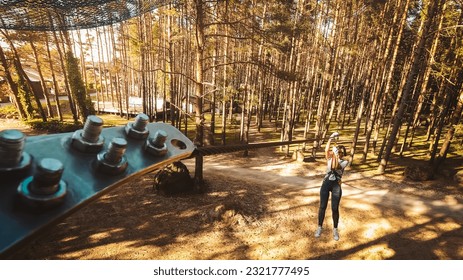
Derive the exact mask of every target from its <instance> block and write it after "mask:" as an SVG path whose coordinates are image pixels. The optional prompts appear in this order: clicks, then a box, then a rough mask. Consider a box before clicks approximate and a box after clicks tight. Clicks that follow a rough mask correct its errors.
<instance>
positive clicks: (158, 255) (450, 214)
mask: <svg viewBox="0 0 463 280" xmlns="http://www.w3.org/2000/svg"><path fill="white" fill-rule="evenodd" d="M15 125H16V126H17V127H15V128H19V129H22V130H23V131H25V133H26V134H34V133H35V132H34V131H30V130H28V128H27V127H21V126H20V125H18V124H15ZM2 126H3V127H2ZM7 127H9V128H11V127H14V124H13V123H9V124H8V123H7V122H3V120H2V125H0V130H2V129H4V128H7ZM183 162H184V163H185V164H186V165H187V166H188V168H189V169H190V172H193V171H194V160H193V159H190V160H184V161H183ZM409 163H410V161H409V159H407V158H402V159H394V160H391V163H390V165H389V169H390V170H393V171H390V172H387V173H385V174H377V173H376V172H375V167H374V166H375V164H373V163H372V164H371V166H372V167H371V168H362V169H358V168H352V169H350V170H346V174H345V176H344V178H343V186H342V188H343V194H342V200H341V207H340V215H341V217H340V223H339V232H340V240H339V241H335V240H333V236H332V230H331V228H332V220H331V211H330V209H329V208H328V209H327V212H326V218H325V223H324V228H325V229H324V232H323V233H322V236H321V237H320V238H315V237H314V232H315V229H316V227H317V213H318V204H319V188H320V184H321V181H322V178H323V176H324V171H325V164H324V160H323V158H322V153H320V156H317V157H316V160H315V161H312V162H304V161H297V160H293V159H292V158H290V157H286V156H284V154H283V153H281V152H280V151H279V150H278V149H273V148H265V149H258V150H254V151H250V154H249V155H248V156H247V157H243V156H242V153H231V154H222V155H216V156H207V157H205V158H204V179H205V183H206V185H207V186H208V189H207V191H206V192H205V193H203V194H183V195H178V196H173V197H166V196H162V195H159V194H157V193H156V192H155V191H154V189H153V176H154V174H148V175H145V176H143V177H141V178H138V179H136V180H133V181H131V182H128V183H126V184H124V185H122V186H120V187H119V188H117V189H115V190H113V191H111V192H110V193H108V194H106V195H104V196H103V197H101V198H100V199H98V200H97V201H94V202H92V203H91V204H89V205H87V206H86V207H83V208H82V209H80V210H79V211H77V212H76V213H74V214H73V215H71V216H69V217H68V218H66V219H65V220H63V221H62V222H61V223H59V224H58V225H56V226H54V227H52V228H50V229H49V230H48V231H47V232H46V233H45V234H44V235H42V236H40V237H38V238H37V239H36V240H34V241H32V242H31V243H30V244H28V246H26V247H25V248H23V249H21V250H19V251H17V252H15V254H13V255H12V258H13V259H111V260H114V259H128V260H135V259H141V260H152V259H154V260H158V259H174V260H199V259H201V260H204V259H205V260H212V259H229V260H230V259H233V260H236V259H238V260H241V259H246V260H287V259H291V260H292V259H298V260H299V259H322V260H331V259H357V260H358V259H375V260H377V259H379V260H384V259H425V260H433V259H442V260H450V259H459V260H461V259H463V238H462V236H463V226H462V224H463V223H462V222H463V221H462V219H463V218H462V217H463V195H462V190H463V186H462V184H461V183H460V184H459V183H458V182H456V181H454V180H453V179H452V178H451V177H450V176H442V175H440V176H437V177H436V178H435V179H434V180H428V181H421V182H414V181H411V180H409V179H407V178H405V177H404V176H403V175H402V174H403V169H404V167H405V166H406V165H407V164H409ZM448 164H449V166H450V168H452V169H453V170H454V171H459V170H461V169H463V161H462V159H461V158H455V159H451V160H449V163H448ZM328 207H330V205H328Z"/></svg>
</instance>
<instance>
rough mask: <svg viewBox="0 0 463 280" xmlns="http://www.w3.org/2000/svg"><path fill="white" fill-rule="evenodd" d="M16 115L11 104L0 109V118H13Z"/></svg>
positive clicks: (16, 112)
mask: <svg viewBox="0 0 463 280" xmlns="http://www.w3.org/2000/svg"><path fill="white" fill-rule="evenodd" d="M17 114H18V111H17V110H16V108H15V107H14V106H13V105H12V104H10V105H6V106H2V107H0V117H7V116H14V115H17Z"/></svg>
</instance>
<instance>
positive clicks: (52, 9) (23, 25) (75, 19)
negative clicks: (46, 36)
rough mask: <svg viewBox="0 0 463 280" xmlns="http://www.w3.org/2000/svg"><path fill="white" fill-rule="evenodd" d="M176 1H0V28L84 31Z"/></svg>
mask: <svg viewBox="0 0 463 280" xmlns="http://www.w3.org/2000/svg"><path fill="white" fill-rule="evenodd" d="M173 2H178V0H177V1H175V0H170V1H169V0H0V28H3V29H14V30H30V31H53V30H73V29H85V28H92V27H97V26H102V25H109V24H113V23H116V22H121V21H124V20H127V19H129V18H132V17H136V16H138V15H141V14H144V13H146V12H149V11H152V10H154V9H156V8H158V7H160V6H164V5H167V4H169V3H173Z"/></svg>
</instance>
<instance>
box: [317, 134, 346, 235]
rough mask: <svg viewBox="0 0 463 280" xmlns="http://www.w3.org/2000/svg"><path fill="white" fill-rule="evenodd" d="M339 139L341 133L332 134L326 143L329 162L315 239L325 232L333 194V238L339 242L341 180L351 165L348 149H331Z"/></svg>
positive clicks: (321, 192)
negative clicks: (345, 157) (334, 141)
mask: <svg viewBox="0 0 463 280" xmlns="http://www.w3.org/2000/svg"><path fill="white" fill-rule="evenodd" d="M338 137H339V133H337V132H335V133H333V134H331V136H330V139H329V140H328V142H327V143H326V147H325V157H326V160H327V172H326V175H325V178H324V179H323V183H322V186H321V188H320V208H319V209H318V228H317V231H316V232H315V237H317V238H318V237H320V235H321V233H322V230H323V220H324V219H325V211H326V208H327V206H328V198H329V196H330V192H331V210H332V213H333V214H332V216H333V238H334V240H336V241H338V240H339V233H338V222H339V202H340V201H341V196H342V189H341V178H342V174H343V172H344V169H345V168H346V166H347V165H348V164H349V161H347V160H344V159H343V157H344V156H345V155H346V148H345V147H344V146H342V145H340V146H333V148H332V149H330V146H331V141H332V140H333V139H335V138H338Z"/></svg>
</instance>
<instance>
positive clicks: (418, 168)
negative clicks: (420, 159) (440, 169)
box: [404, 164, 434, 181]
mask: <svg viewBox="0 0 463 280" xmlns="http://www.w3.org/2000/svg"><path fill="white" fill-rule="evenodd" d="M404 176H405V177H406V178H408V179H410V180H413V181H427V180H431V179H433V178H434V172H433V169H432V166H427V165H418V164H412V165H409V166H406V167H405V170H404Z"/></svg>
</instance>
